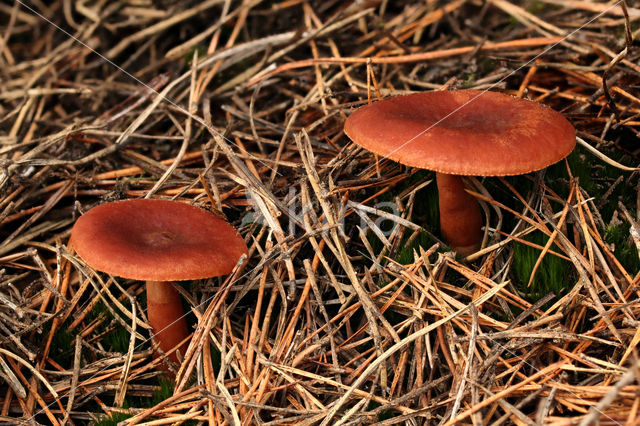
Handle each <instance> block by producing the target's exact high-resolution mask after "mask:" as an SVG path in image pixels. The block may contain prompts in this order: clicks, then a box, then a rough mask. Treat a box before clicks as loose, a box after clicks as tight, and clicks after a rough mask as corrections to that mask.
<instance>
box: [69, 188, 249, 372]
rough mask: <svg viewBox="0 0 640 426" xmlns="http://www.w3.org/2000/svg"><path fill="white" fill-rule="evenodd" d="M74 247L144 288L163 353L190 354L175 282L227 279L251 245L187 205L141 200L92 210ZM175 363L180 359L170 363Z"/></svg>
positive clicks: (79, 225)
mask: <svg viewBox="0 0 640 426" xmlns="http://www.w3.org/2000/svg"><path fill="white" fill-rule="evenodd" d="M71 244H72V246H73V248H74V249H75V251H76V253H77V254H78V255H79V256H80V257H81V258H82V259H83V260H84V261H85V262H86V263H87V264H89V265H90V266H91V267H93V268H95V269H97V270H98V271H102V272H106V273H108V274H111V275H116V276H119V277H123V278H129V279H134V280H144V281H146V292H147V317H148V319H149V325H150V326H151V328H152V331H153V333H154V336H155V338H156V341H157V342H158V345H159V347H160V349H162V350H163V351H164V352H169V351H170V350H172V349H173V348H175V347H176V346H178V345H180V344H181V342H183V343H182V345H181V346H180V347H179V349H180V351H181V353H182V354H183V355H184V353H185V349H186V346H187V345H186V343H184V342H186V339H187V337H188V336H189V332H188V329H187V323H186V321H185V316H184V310H183V308H182V301H181V298H180V296H179V293H178V291H177V290H176V289H175V288H174V286H173V283H172V282H173V281H183V280H195V279H201V278H209V277H216V276H220V275H225V274H228V273H229V272H231V271H232V270H233V268H234V267H235V266H236V264H237V263H238V260H239V259H240V257H241V256H242V255H243V254H246V253H247V246H246V244H245V242H244V240H243V239H242V237H241V236H240V235H239V234H238V233H237V232H236V230H235V229H234V228H233V227H232V226H231V225H229V224H228V223H227V222H225V221H224V220H222V219H220V218H219V217H217V216H215V215H213V214H212V213H210V212H208V211H206V210H203V209H201V208H198V207H195V206H191V205H189V204H185V203H181V202H177V201H168V200H151V199H135V200H124V201H116V202H112V203H106V204H102V205H99V206H97V207H94V208H92V209H91V210H89V211H88V212H87V213H85V214H84V215H82V216H81V217H80V218H79V219H78V220H77V221H76V223H75V225H74V226H73V229H72V232H71ZM169 358H170V359H171V360H172V361H174V362H177V361H178V358H177V356H176V352H173V353H172V354H171V355H170V357H169Z"/></svg>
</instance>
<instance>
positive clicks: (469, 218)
mask: <svg viewBox="0 0 640 426" xmlns="http://www.w3.org/2000/svg"><path fill="white" fill-rule="evenodd" d="M436 180H437V183H438V198H439V203H440V231H441V232H442V236H443V237H444V238H445V240H446V241H447V242H448V243H449V244H450V245H451V246H452V247H453V248H454V249H455V250H456V251H457V252H458V254H460V255H461V256H468V255H470V254H471V253H474V252H475V251H477V250H478V248H479V246H480V242H481V240H482V224H483V220H482V212H481V211H480V206H479V205H478V201H477V200H476V199H475V198H474V197H473V196H472V195H471V194H469V193H468V192H467V191H465V186H464V182H462V178H461V177H460V176H458V175H449V174H445V173H436Z"/></svg>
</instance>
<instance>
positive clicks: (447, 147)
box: [344, 90, 576, 176]
mask: <svg viewBox="0 0 640 426" xmlns="http://www.w3.org/2000/svg"><path fill="white" fill-rule="evenodd" d="M344 131H345V133H346V134H347V136H349V137H350V138H351V139H352V140H353V141H354V142H355V143H356V144H358V145H360V146H362V147H363V148H366V149H367V150H369V151H371V152H374V153H376V154H378V155H381V156H383V157H385V158H390V159H392V160H394V161H397V162H399V163H402V164H406V165H408V166H412V167H419V168H423V169H429V170H434V171H436V172H440V173H447V174H455V175H468V176H506V175H519V174H524V173H528V172H532V171H534V170H540V169H542V168H544V167H547V166H549V165H551V164H553V163H555V162H557V161H560V160H561V159H563V158H564V157H566V156H567V155H569V153H570V152H571V151H572V150H573V147H574V146H575V143H576V141H575V129H574V128H573V126H572V125H571V124H570V123H569V122H568V121H567V119H565V118H564V117H563V116H562V115H561V114H560V113H558V112H556V111H554V110H552V109H551V108H549V107H546V106H544V105H542V104H539V103H536V102H532V101H528V100H524V99H520V98H515V97H512V96H509V95H505V94H502V93H497V92H485V91H478V90H457V91H437V92H423V93H414V94H411V95H406V96H397V97H392V98H387V99H385V100H382V101H379V102H375V103H372V104H370V105H366V106H363V107H361V108H359V109H358V110H357V111H355V112H354V113H353V114H351V116H349V118H348V119H347V121H346V123H345V125H344Z"/></svg>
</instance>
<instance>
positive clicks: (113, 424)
mask: <svg viewBox="0 0 640 426" xmlns="http://www.w3.org/2000/svg"><path fill="white" fill-rule="evenodd" d="M131 417H133V416H132V415H131V414H125V413H111V414H110V415H108V416H106V415H105V416H103V417H102V418H100V419H99V420H96V421H95V422H94V423H93V426H117V425H118V423H120V422H122V421H125V420H127V419H129V418H131Z"/></svg>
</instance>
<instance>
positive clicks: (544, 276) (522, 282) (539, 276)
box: [512, 232, 571, 300]
mask: <svg viewBox="0 0 640 426" xmlns="http://www.w3.org/2000/svg"><path fill="white" fill-rule="evenodd" d="M548 239H549V238H548V237H547V236H546V235H544V234H542V233H541V232H533V233H531V234H529V235H528V236H526V237H525V240H527V241H530V242H532V243H536V244H538V245H540V246H544V245H545V244H546V243H547V241H548ZM513 248H514V254H513V263H512V271H513V273H514V276H515V279H516V284H517V285H518V286H519V288H520V290H521V291H523V292H525V293H527V294H528V295H529V296H530V297H531V298H533V299H534V300H538V299H540V298H541V297H542V296H545V295H547V294H548V293H551V292H553V293H554V294H556V295H559V294H561V293H562V292H564V291H565V290H566V289H568V288H569V287H570V284H571V281H570V277H571V267H570V264H569V262H568V261H566V260H564V259H561V258H559V257H557V256H554V255H551V254H548V253H547V254H546V255H545V257H544V258H543V259H542V262H541V263H540V265H539V267H538V269H537V271H536V274H535V276H534V278H533V282H532V283H531V287H529V288H527V283H528V282H529V279H530V277H531V272H532V271H533V267H534V266H535V264H536V261H537V260H538V257H539V256H540V253H541V251H540V250H539V249H537V248H534V247H531V246H528V245H526V244H523V243H515V244H514V247H513ZM551 250H553V251H556V252H560V250H559V249H558V246H556V245H555V244H552V245H551Z"/></svg>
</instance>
